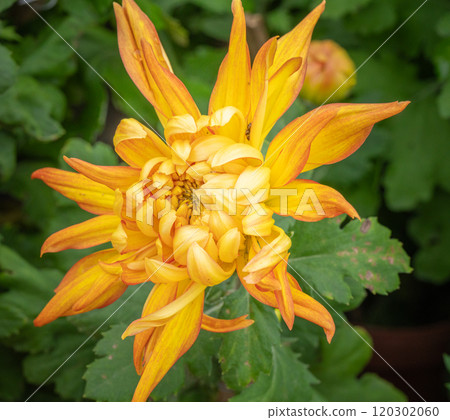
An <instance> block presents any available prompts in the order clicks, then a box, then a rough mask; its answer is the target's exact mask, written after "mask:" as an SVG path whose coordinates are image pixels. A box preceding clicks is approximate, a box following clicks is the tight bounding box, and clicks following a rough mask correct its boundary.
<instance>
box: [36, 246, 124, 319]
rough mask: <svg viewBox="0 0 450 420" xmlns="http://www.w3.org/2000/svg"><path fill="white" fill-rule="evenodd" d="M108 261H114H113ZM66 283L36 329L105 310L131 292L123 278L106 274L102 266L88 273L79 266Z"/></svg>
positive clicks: (47, 307)
mask: <svg viewBox="0 0 450 420" xmlns="http://www.w3.org/2000/svg"><path fill="white" fill-rule="evenodd" d="M105 255H109V254H104V256H105ZM116 255H117V253H116ZM116 258H117V257H116ZM97 260H98V256H97ZM108 260H109V261H111V258H108ZM90 263H92V260H88V266H89V265H90ZM77 271H78V273H77ZM68 274H69V273H68ZM74 274H76V275H74ZM63 283H64V284H63V285H62V287H61V285H60V287H58V289H57V292H56V295H55V296H54V297H53V298H52V299H51V300H50V302H48V303H47V305H46V306H45V308H44V309H43V310H42V311H41V313H40V314H39V315H38V316H37V318H36V319H35V320H34V325H35V326H37V327H40V326H42V325H45V324H48V323H49V322H52V321H54V320H55V319H57V318H59V317H61V316H68V315H74V314H77V313H82V312H88V311H90V310H92V309H95V308H100V307H103V306H105V305H107V304H109V303H111V302H112V300H113V299H114V300H115V299H117V298H119V297H120V296H121V295H122V293H123V292H124V291H125V290H126V288H127V286H126V285H125V284H123V283H122V281H121V280H120V275H117V274H111V273H109V272H107V271H105V270H104V269H103V268H102V267H101V266H100V265H99V264H95V265H92V266H90V267H89V268H87V269H86V267H83V266H80V265H79V266H78V267H77V269H75V270H74V271H73V272H72V274H71V275H70V279H69V280H66V279H64V280H63Z"/></svg>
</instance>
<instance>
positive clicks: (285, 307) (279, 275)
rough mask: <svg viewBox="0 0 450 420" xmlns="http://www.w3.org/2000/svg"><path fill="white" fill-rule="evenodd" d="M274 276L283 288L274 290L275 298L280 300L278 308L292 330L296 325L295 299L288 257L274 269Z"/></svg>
mask: <svg viewBox="0 0 450 420" xmlns="http://www.w3.org/2000/svg"><path fill="white" fill-rule="evenodd" d="M273 275H274V277H275V278H276V279H277V280H278V281H279V282H280V286H281V289H280V290H274V294H275V298H276V299H277V302H278V309H279V310H280V313H281V316H282V317H283V319H284V322H286V325H287V327H288V328H289V329H290V330H292V327H293V325H294V319H295V313H294V300H293V298H292V292H291V286H290V284H289V280H288V273H287V258H286V259H285V260H283V261H281V262H280V263H279V264H278V265H277V266H276V267H275V270H274V271H273Z"/></svg>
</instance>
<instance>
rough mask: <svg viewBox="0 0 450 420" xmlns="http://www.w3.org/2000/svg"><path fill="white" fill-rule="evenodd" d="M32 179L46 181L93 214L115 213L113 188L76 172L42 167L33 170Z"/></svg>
mask: <svg viewBox="0 0 450 420" xmlns="http://www.w3.org/2000/svg"><path fill="white" fill-rule="evenodd" d="M31 178H32V179H40V180H42V181H44V182H45V183H46V184H47V185H48V186H49V187H50V188H53V189H54V190H56V191H58V192H59V193H61V194H62V195H64V196H66V197H67V198H70V199H71V200H73V201H76V202H77V204H78V205H79V206H80V207H81V208H82V209H83V210H86V211H88V212H90V213H93V214H113V213H114V211H113V205H114V199H115V193H114V191H113V190H112V189H111V188H108V187H106V186H105V185H102V184H99V183H98V182H94V181H91V180H90V179H89V178H87V177H85V176H84V175H81V174H76V173H74V172H68V171H63V170H61V169H55V168H42V169H38V170H37V171H35V172H33V174H32V175H31Z"/></svg>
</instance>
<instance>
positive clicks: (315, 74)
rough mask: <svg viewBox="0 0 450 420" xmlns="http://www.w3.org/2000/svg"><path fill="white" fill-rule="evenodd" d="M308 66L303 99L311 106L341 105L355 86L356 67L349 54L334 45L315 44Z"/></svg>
mask: <svg viewBox="0 0 450 420" xmlns="http://www.w3.org/2000/svg"><path fill="white" fill-rule="evenodd" d="M307 63H308V67H307V70H306V76H305V81H304V83H303V88H302V91H301V93H300V95H301V96H302V97H303V98H305V99H307V100H309V101H311V102H314V103H317V104H321V103H323V102H325V101H327V100H328V99H332V100H333V102H337V101H340V100H341V99H344V98H346V97H347V96H348V95H349V93H350V90H351V89H352V87H353V86H354V85H355V84H356V76H355V75H354V74H353V73H354V72H355V64H354V63H353V61H352V59H351V58H350V56H349V55H348V53H347V51H345V50H344V49H343V48H342V47H341V46H340V45H338V44H336V43H335V42H334V41H331V40H325V41H312V42H311V46H310V48H309V53H308V60H307ZM347 79H348V80H347ZM330 96H332V98H330Z"/></svg>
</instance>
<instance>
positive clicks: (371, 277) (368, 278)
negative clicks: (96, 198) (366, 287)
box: [366, 271, 373, 281]
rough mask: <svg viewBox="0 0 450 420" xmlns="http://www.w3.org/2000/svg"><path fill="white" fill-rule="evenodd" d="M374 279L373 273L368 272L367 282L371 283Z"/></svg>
mask: <svg viewBox="0 0 450 420" xmlns="http://www.w3.org/2000/svg"><path fill="white" fill-rule="evenodd" d="M372 279H373V273H372V272H371V271H367V272H366V280H367V281H370V280H372Z"/></svg>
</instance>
